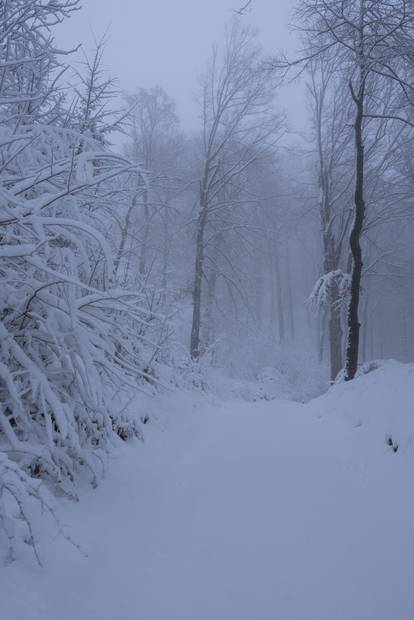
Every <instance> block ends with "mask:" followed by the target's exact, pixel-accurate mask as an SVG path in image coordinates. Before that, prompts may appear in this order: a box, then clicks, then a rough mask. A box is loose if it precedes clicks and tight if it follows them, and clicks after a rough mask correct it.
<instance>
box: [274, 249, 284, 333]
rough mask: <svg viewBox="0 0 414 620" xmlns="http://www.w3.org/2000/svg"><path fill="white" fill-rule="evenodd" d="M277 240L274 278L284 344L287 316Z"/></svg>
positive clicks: (278, 319) (280, 329)
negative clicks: (285, 313)
mask: <svg viewBox="0 0 414 620" xmlns="http://www.w3.org/2000/svg"><path fill="white" fill-rule="evenodd" d="M276 244H277V240H276V239H275V240H274V243H273V247H274V267H275V270H274V277H275V282H276V301H277V323H278V333H279V342H283V341H284V339H285V315H284V311H283V298H282V279H281V277H280V265H279V253H278V248H277V245H276Z"/></svg>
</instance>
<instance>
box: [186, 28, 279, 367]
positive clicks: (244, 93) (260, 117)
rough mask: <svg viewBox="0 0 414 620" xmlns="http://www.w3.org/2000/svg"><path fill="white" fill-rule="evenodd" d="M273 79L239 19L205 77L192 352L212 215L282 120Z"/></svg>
mask: <svg viewBox="0 0 414 620" xmlns="http://www.w3.org/2000/svg"><path fill="white" fill-rule="evenodd" d="M274 87H275V85H274V81H273V79H272V76H271V75H270V74H269V70H268V68H266V67H265V65H264V64H263V62H262V57H261V52H260V49H259V48H258V47H257V45H256V43H255V34H254V32H253V31H252V30H251V29H249V28H242V27H241V26H240V25H239V23H238V22H237V21H235V22H234V23H233V24H232V26H231V28H230V30H229V31H228V32H227V34H226V39H225V44H224V49H223V51H222V52H220V51H219V50H218V49H217V48H215V49H214V50H213V54H212V58H211V61H210V65H209V67H208V69H207V72H206V74H205V76H204V79H203V81H202V94H201V109H202V123H203V128H202V154H201V157H202V167H201V174H200V191H199V212H198V217H197V223H196V251H195V266H194V282H193V291H192V295H193V319H192V327H191V345H190V352H191V357H192V359H193V360H198V358H199V356H200V327H201V309H202V283H203V277H204V269H205V265H204V263H205V232H206V228H207V224H208V221H209V218H210V216H211V215H212V213H213V212H214V211H215V210H217V209H220V208H221V207H223V202H222V200H221V197H222V196H223V189H224V188H225V187H226V186H227V185H229V184H230V183H235V182H236V180H237V179H238V178H239V177H240V175H241V174H242V173H243V172H244V171H245V170H246V169H248V168H249V166H251V165H252V164H253V162H255V161H256V160H257V158H258V157H260V154H261V153H263V152H264V151H266V150H268V149H269V148H271V147H272V146H273V145H274V143H275V135H277V134H280V119H276V116H275V114H274V112H273V109H272V104H273V97H274Z"/></svg>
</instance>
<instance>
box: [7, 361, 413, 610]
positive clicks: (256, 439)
mask: <svg viewBox="0 0 414 620" xmlns="http://www.w3.org/2000/svg"><path fill="white" fill-rule="evenodd" d="M147 406H148V407H151V408H152V410H153V415H152V416H151V423H150V424H149V425H147V427H146V428H148V430H147V431H146V441H145V443H144V444H141V443H133V444H129V445H125V446H123V448H122V449H120V450H119V451H118V452H115V453H114V456H113V461H112V463H111V464H110V467H109V468H108V474H107V476H106V479H105V480H104V481H103V482H102V484H101V485H100V487H99V488H98V489H97V490H96V491H93V492H91V491H89V490H88V491H86V490H85V492H84V493H83V494H82V495H83V496H82V501H81V502H80V503H79V504H76V505H75V504H67V505H63V504H62V508H61V510H62V511H63V512H64V515H65V523H66V525H67V528H68V529H69V531H70V533H71V534H72V536H73V537H74V538H76V540H77V541H78V542H79V543H80V544H81V545H82V547H83V548H84V550H85V551H86V553H87V557H85V556H84V555H81V554H80V553H79V552H78V551H77V550H76V549H74V548H72V547H71V546H70V545H69V544H68V543H67V542H66V541H65V540H63V539H62V538H61V537H58V536H57V535H55V534H54V533H53V530H52V528H51V526H50V525H48V524H47V523H46V521H45V523H44V525H43V528H44V532H43V537H42V552H43V560H44V564H45V566H44V568H39V567H37V566H36V565H35V564H34V562H33V559H32V558H31V556H29V555H27V557H26V556H22V557H21V558H19V560H18V561H17V562H16V563H14V564H13V565H11V566H7V567H2V568H1V569H0V618H2V619H3V618H4V619H6V618H7V620H75V619H76V620H136V619H138V618H142V619H143V620H276V619H280V620H391V619H395V620H412V618H414V493H413V472H414V366H413V365H404V366H403V365H400V364H397V363H387V364H385V365H384V366H382V367H381V368H379V369H378V370H375V371H373V372H371V373H369V374H367V375H365V376H362V377H361V378H359V379H358V380H356V381H354V382H352V383H349V384H339V385H337V386H335V387H334V388H333V389H332V390H331V391H330V392H329V393H328V394H326V395H325V396H322V397H320V398H318V399H316V400H314V401H312V402H310V403H308V404H306V405H303V404H301V403H295V402H289V401H286V400H271V401H266V400H263V401H259V402H240V400H239V401H238V402H235V401H234V402H232V401H229V400H228V399H227V400H219V399H218V398H217V397H212V396H209V395H200V394H196V393H194V392H193V393H191V392H184V393H183V392H182V393H179V392H177V393H174V394H173V395H171V394H170V395H168V396H164V397H162V398H159V399H158V400H156V401H154V402H153V403H148V404H147ZM47 530H49V531H47ZM51 533H52V535H51ZM48 534H49V536H48Z"/></svg>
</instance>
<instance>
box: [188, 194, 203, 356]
mask: <svg viewBox="0 0 414 620" xmlns="http://www.w3.org/2000/svg"><path fill="white" fill-rule="evenodd" d="M206 223H207V205H206V204H205V202H204V201H202V205H201V212H200V215H199V218H198V222H197V237H196V259H195V268H194V285H193V321H192V326H191V343H190V355H191V359H192V360H193V361H198V359H199V358H200V326H201V289H202V283H203V269H204V231H205V227H206Z"/></svg>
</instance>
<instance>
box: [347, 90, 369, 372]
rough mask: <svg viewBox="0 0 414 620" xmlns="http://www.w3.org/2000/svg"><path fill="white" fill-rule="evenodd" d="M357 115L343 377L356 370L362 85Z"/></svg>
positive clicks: (361, 206) (362, 211)
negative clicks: (353, 206)
mask: <svg viewBox="0 0 414 620" xmlns="http://www.w3.org/2000/svg"><path fill="white" fill-rule="evenodd" d="M355 104H356V108H357V114H356V119H355V149H356V183H355V219H354V224H353V227H352V231H351V237H350V248H351V253H352V278H351V291H350V301H349V308H348V341H347V349H346V365H345V380H346V381H350V380H351V379H353V378H354V377H355V374H356V372H357V369H358V354H359V332H360V323H359V316H358V309H359V300H360V292H361V278H362V267H363V263H362V251H361V234H362V230H363V225H364V219H365V200H364V166H365V153H364V137H363V123H364V92H363V86H361V89H360V92H359V93H358V98H355Z"/></svg>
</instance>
